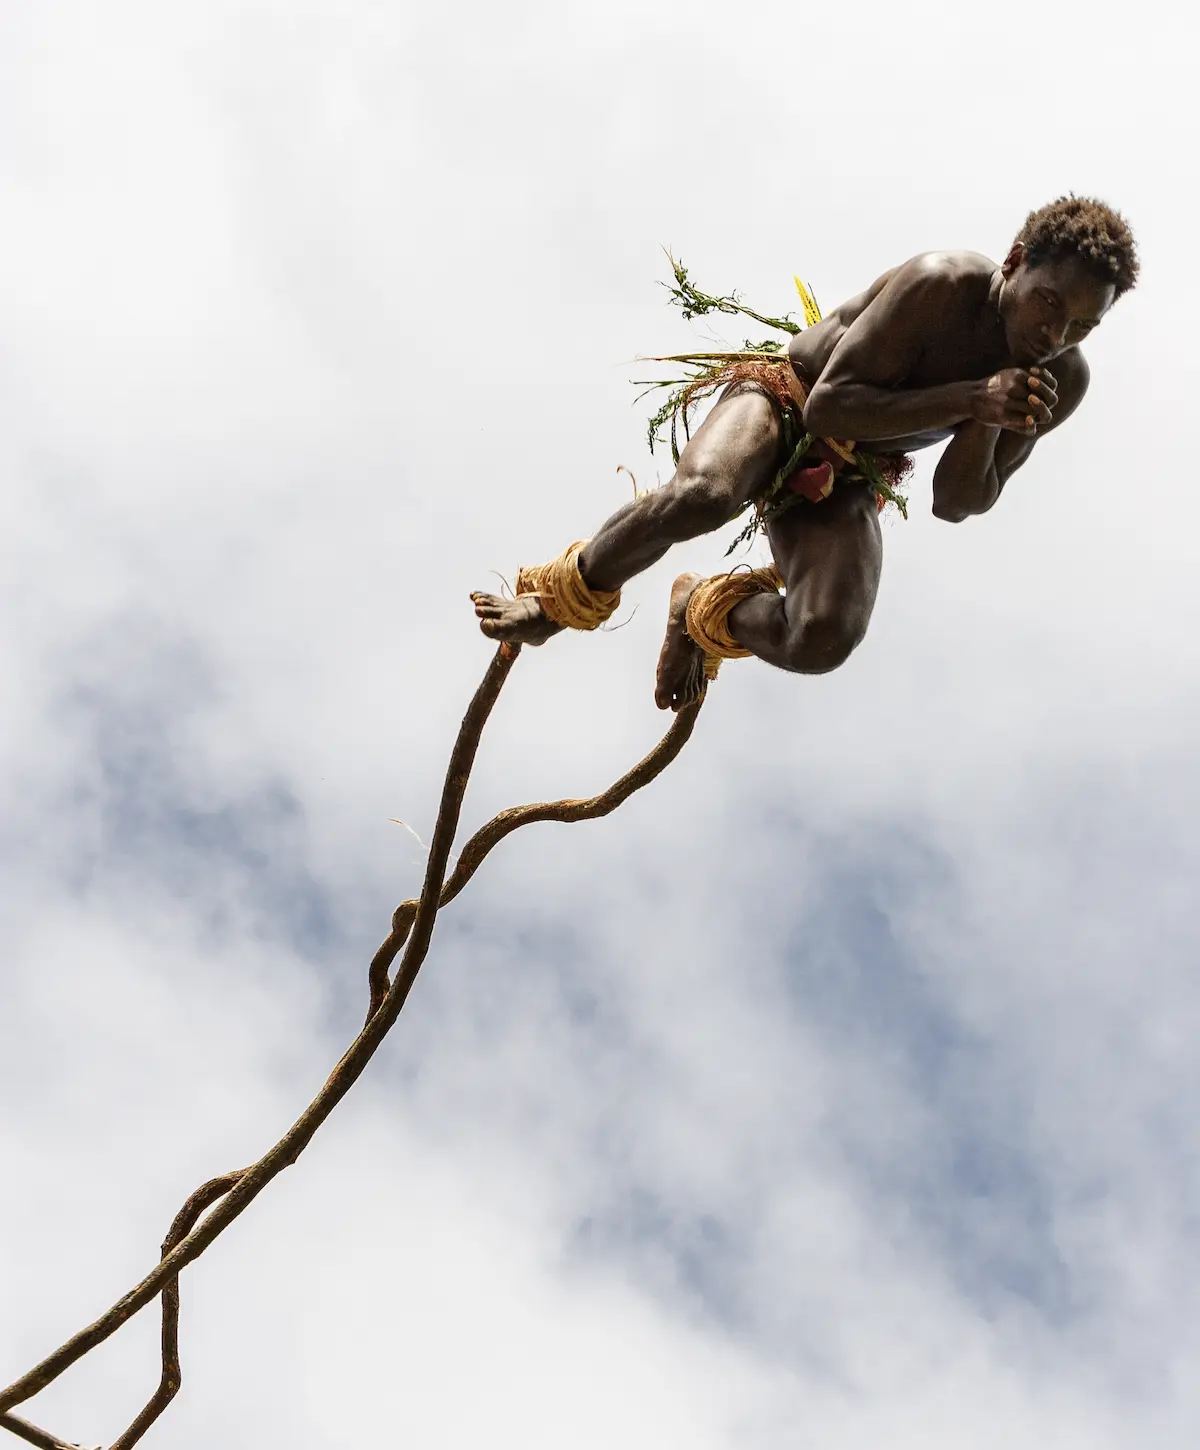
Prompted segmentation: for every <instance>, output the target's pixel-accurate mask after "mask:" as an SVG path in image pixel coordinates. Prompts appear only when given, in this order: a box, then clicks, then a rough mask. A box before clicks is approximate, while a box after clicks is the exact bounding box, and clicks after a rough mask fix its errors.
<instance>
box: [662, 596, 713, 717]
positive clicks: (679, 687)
mask: <svg viewBox="0 0 1200 1450" xmlns="http://www.w3.org/2000/svg"><path fill="white" fill-rule="evenodd" d="M700 579H701V576H700V575H699V574H681V575H680V576H679V578H678V579H676V581H675V583H674V584H672V585H671V608H670V612H669V613H668V615H667V635H666V638H665V639H664V640H663V647H662V650H661V652H660V653H659V656H658V680H657V683H656V685H655V689H654V703H655V704H656V705H657V706H658V708H659V709H660V710H675V711H679V710H682V709H683V708H684V706H685V705H694V704H695V703H696V701H697V700H699V698H700V697H701V695H703V694H704V651H703V650H702V649H701V648H700V646H699V645H698V644H697V643H696V642H695V640H693V639H692V638H691V636H690V635H689V634H688V632H687V607H688V600H689V599H690V598H691V597H692V591H693V590H694V589H695V587H696V585H697V584H699V583H700Z"/></svg>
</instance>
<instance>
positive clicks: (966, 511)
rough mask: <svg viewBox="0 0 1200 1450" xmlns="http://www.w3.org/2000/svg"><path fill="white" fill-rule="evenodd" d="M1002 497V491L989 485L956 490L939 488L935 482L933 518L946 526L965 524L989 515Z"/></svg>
mask: <svg viewBox="0 0 1200 1450" xmlns="http://www.w3.org/2000/svg"><path fill="white" fill-rule="evenodd" d="M999 497H1000V490H999V489H998V488H992V487H989V486H988V485H986V484H985V485H982V486H981V485H976V486H974V487H965V486H963V485H961V484H960V485H959V486H958V487H956V488H953V489H951V488H945V487H942V488H939V487H938V481H937V479H936V478H935V479H934V481H933V516H934V518H935V519H941V521H942V522H943V523H945V524H963V523H966V521H967V520H968V519H973V518H976V517H978V515H980V514H985V513H987V511H988V509H990V508H991V507H992V505H993V504H994V503H995V502H996V500H997V499H998V498H999Z"/></svg>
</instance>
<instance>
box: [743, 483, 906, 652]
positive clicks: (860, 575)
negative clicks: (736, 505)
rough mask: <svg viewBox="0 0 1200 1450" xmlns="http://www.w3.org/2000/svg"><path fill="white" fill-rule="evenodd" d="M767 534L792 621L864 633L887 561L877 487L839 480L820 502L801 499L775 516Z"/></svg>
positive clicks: (769, 524)
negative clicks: (877, 499)
mask: <svg viewBox="0 0 1200 1450" xmlns="http://www.w3.org/2000/svg"><path fill="white" fill-rule="evenodd" d="M767 536H768V538H769V539H770V542H771V552H772V554H773V555H774V557H775V565H776V567H777V568H778V570H779V572H780V574H782V575H783V580H784V584H785V585H786V587H787V615H788V619H789V622H791V621H793V620H794V621H795V622H796V623H797V624H799V623H800V622H801V621H802V620H813V619H819V620H823V621H827V622H829V623H830V624H835V623H836V624H838V625H840V626H841V627H842V628H843V629H844V630H845V631H846V632H847V633H848V634H849V635H851V636H853V637H854V638H855V639H856V640H857V639H861V638H862V636H863V635H864V634H866V632H867V625H868V624H869V623H870V620H871V612H872V610H873V609H874V608H875V596H876V594H877V593H878V591H879V575H880V570H881V567H882V563H883V538H882V534H881V532H880V528H879V511H878V508H877V505H876V500H875V493H874V490H872V489H870V488H869V487H868V486H867V485H865V484H860V483H857V482H854V483H842V482H839V483H837V484H835V486H834V491H833V493H832V494H831V495H830V497H829V498H827V499H824V500H823V501H822V502H821V503H815V504H810V503H799V504H797V505H796V506H795V507H794V508H790V509H788V510H787V511H786V512H785V513H783V514H781V515H780V516H779V517H778V518H777V519H774V520H771V521H770V522H769V523H768V526H767Z"/></svg>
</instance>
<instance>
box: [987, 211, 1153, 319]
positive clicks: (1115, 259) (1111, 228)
mask: <svg viewBox="0 0 1200 1450" xmlns="http://www.w3.org/2000/svg"><path fill="white" fill-rule="evenodd" d="M1016 240H1017V241H1018V242H1021V243H1023V244H1024V247H1025V256H1026V260H1027V261H1028V262H1029V264H1030V266H1034V267H1036V266H1037V264H1038V263H1039V262H1045V261H1048V260H1050V259H1051V258H1056V257H1067V256H1070V255H1071V254H1072V253H1073V254H1075V255H1076V256H1078V257H1080V258H1082V260H1083V261H1084V262H1086V263H1087V265H1088V266H1089V267H1090V268H1092V269H1093V270H1094V271H1095V272H1096V273H1097V274H1098V275H1099V276H1100V277H1102V278H1103V279H1104V280H1105V281H1106V282H1111V283H1112V284H1113V285H1114V286H1115V287H1116V289H1117V296H1118V297H1120V296H1121V294H1122V293H1123V292H1128V291H1129V289H1130V288H1131V287H1133V286H1134V285H1135V284H1136V282H1137V277H1138V265H1139V264H1138V254H1137V244H1136V243H1135V242H1134V240H1133V233H1132V232H1131V231H1130V230H1129V224H1128V223H1127V222H1126V220H1125V218H1124V217H1123V216H1122V215H1121V213H1120V212H1118V211H1114V210H1113V209H1112V207H1111V206H1107V205H1105V203H1104V202H1102V201H1097V200H1095V198H1093V197H1087V196H1074V195H1071V196H1060V197H1059V198H1058V200H1057V201H1052V202H1051V203H1050V204H1049V206H1043V207H1039V208H1038V210H1037V211H1031V212H1030V213H1029V215H1028V216H1027V217H1026V218H1025V225H1024V226H1023V227H1022V228H1021V230H1020V231H1019V232H1018V233H1017V237H1016Z"/></svg>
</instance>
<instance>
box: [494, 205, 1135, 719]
mask: <svg viewBox="0 0 1200 1450" xmlns="http://www.w3.org/2000/svg"><path fill="white" fill-rule="evenodd" d="M1137 273H1138V259H1137V251H1136V247H1135V244H1134V240H1133V236H1132V233H1131V232H1130V230H1129V227H1128V226H1127V225H1126V223H1125V221H1124V220H1123V218H1122V217H1121V216H1120V215H1119V214H1118V213H1116V212H1114V211H1113V210H1112V209H1111V208H1110V207H1108V206H1106V205H1105V204H1104V203H1102V202H1099V201H1095V200H1089V199H1085V198H1077V197H1064V198H1060V199H1059V200H1058V201H1055V202H1052V203H1051V204H1050V205H1049V206H1045V207H1042V208H1041V210H1039V211H1035V212H1032V213H1031V214H1030V216H1029V217H1028V218H1027V219H1026V222H1025V225H1024V226H1023V227H1022V229H1021V231H1020V233H1019V235H1018V237H1017V239H1016V241H1015V242H1014V243H1013V245H1012V247H1011V248H1010V250H1009V253H1008V256H1007V257H1006V258H1005V260H1004V262H1003V263H1002V264H1001V265H999V266H997V265H996V264H995V263H994V262H991V261H989V260H988V259H987V258H986V257H983V256H980V255H978V254H977V253H974V252H927V253H923V254H922V255H921V256H918V257H914V258H913V259H912V260H911V261H908V262H905V263H904V264H903V266H900V267H897V268H895V269H894V270H893V271H890V272H886V273H884V275H883V276H882V277H880V278H879V280H878V281H877V282H875V283H874V284H873V285H872V286H871V287H870V288H868V290H867V291H866V292H863V293H861V294H860V295H859V296H857V297H854V298H851V299H850V301H848V302H845V303H843V304H842V305H841V306H840V307H838V308H837V309H836V310H835V311H834V312H833V313H831V314H830V315H829V316H828V317H827V318H825V319H823V320H822V321H820V322H817V323H816V324H815V325H814V326H811V327H809V328H808V329H807V330H806V331H804V332H800V333H797V334H796V335H795V336H793V337H792V339H791V342H790V344H789V347H788V350H787V352H786V353H783V354H780V356H779V358H778V359H777V360H774V361H773V363H772V367H771V373H772V377H773V378H774V379H776V380H782V383H781V385H779V386H776V384H775V383H774V382H773V383H771V385H766V384H764V383H763V381H762V380H761V376H760V375H761V372H762V365H761V364H756V366H757V367H758V368H759V373H758V374H754V373H753V369H751V370H750V372H749V373H747V372H743V373H740V374H739V373H738V372H737V371H736V370H734V371H733V374H732V375H733V376H734V378H735V380H734V381H733V382H732V383H731V385H730V386H729V387H727V388H726V389H725V391H724V393H723V394H722V396H721V399H720V401H718V402H717V404H716V405H715V406H714V407H713V408H712V410H711V412H710V413H709V414H708V416H707V418H706V419H705V421H704V423H703V425H702V426H701V427H700V428H699V429H698V430H697V432H696V434H695V436H694V437H692V438H691V439H690V441H689V442H688V444H687V446H686V448H685V449H684V450H683V452H682V454H681V455H680V458H679V463H678V468H677V470H676V472H675V475H674V477H673V478H672V480H671V481H670V483H668V484H666V485H665V486H664V487H663V488H661V489H657V490H655V491H654V492H652V493H648V494H644V495H642V496H641V497H640V498H638V499H636V500H635V501H634V502H633V503H631V504H629V505H627V506H626V507H624V508H622V509H619V510H618V511H617V512H616V513H615V514H613V516H612V517H611V518H610V519H609V520H608V521H607V522H606V523H605V524H604V525H603V526H602V527H601V528H600V530H599V531H598V532H597V533H596V534H595V536H594V537H593V538H592V539H590V540H589V541H587V542H586V543H585V544H583V545H582V546H579V545H574V546H572V549H571V550H568V551H567V553H566V554H565V555H564V556H563V557H562V558H561V559H559V560H556V561H554V562H553V563H552V564H550V565H544V566H541V567H540V568H539V569H534V570H523V571H522V575H521V578H520V581H519V583H518V595H517V597H516V598H515V599H512V600H506V599H501V598H498V597H497V596H495V595H491V594H481V593H476V594H473V595H472V596H471V598H472V600H473V601H474V604H475V613H476V615H477V616H478V618H479V620H480V628H481V629H482V630H483V632H484V634H485V635H487V636H488V637H489V638H491V639H496V640H507V641H514V642H519V643H524V644H535V645H537V644H543V643H544V642H545V641H546V640H547V639H549V638H550V637H551V636H552V635H554V634H557V633H558V632H559V630H560V629H561V628H563V627H575V628H584V629H591V628H595V627H596V625H597V624H599V623H600V622H602V620H603V619H604V618H606V617H607V616H608V614H610V613H611V612H612V610H613V609H615V608H616V604H617V602H618V600H619V597H620V595H619V591H620V588H621V586H622V585H623V584H624V583H625V581H626V580H627V579H630V578H632V577H633V576H634V575H635V574H638V573H640V572H641V571H642V570H643V569H646V568H648V567H649V566H650V565H651V564H654V563H656V562H657V561H658V560H659V559H661V558H662V557H663V555H664V554H665V553H666V552H667V550H668V549H669V548H670V547H671V546H672V545H673V544H678V543H682V542H683V541H684V540H686V539H692V538H696V537H698V536H699V535H701V534H706V533H709V532H710V531H712V530H714V529H718V528H721V527H722V526H723V525H725V524H726V523H728V521H729V520H730V519H731V518H733V517H734V515H735V514H737V513H738V512H739V511H741V510H742V509H744V508H745V507H746V506H747V504H751V505H754V506H756V507H757V508H758V509H759V510H760V512H762V513H763V516H764V523H765V528H766V532H767V537H768V539H769V541H770V545H771V552H772V555H773V557H774V560H775V566H776V567H775V569H774V570H755V571H750V572H742V573H738V572H733V573H731V574H726V575H718V576H716V577H715V578H713V579H708V580H702V579H701V578H700V577H699V576H697V575H695V574H681V575H680V576H679V578H678V579H676V581H675V583H674V586H673V587H672V590H671V604H670V614H669V618H668V623H667V633H666V639H665V641H664V643H663V647H662V652H661V654H660V657H659V663H658V681H657V688H656V690H655V700H656V702H657V704H658V706H659V708H660V709H668V708H669V709H672V710H680V709H682V708H683V707H684V706H685V705H688V704H691V703H693V702H695V701H696V700H698V699H699V698H700V696H701V694H702V693H703V690H704V682H705V678H706V676H707V677H708V678H712V676H713V675H714V674H715V671H716V666H717V663H718V662H719V660H720V659H722V658H732V657H738V656H743V655H748V654H749V655H755V656H757V657H758V658H759V659H761V660H766V661H767V663H768V664H773V665H777V666H779V667H780V668H781V669H785V670H794V671H798V672H800V673H802V674H821V673H823V672H825V671H828V670H832V669H836V668H837V666H838V665H840V664H842V663H843V662H844V661H845V659H846V658H847V657H848V655H849V654H850V652H851V651H852V650H853V649H854V647H855V646H856V645H857V644H858V643H859V642H860V641H861V640H862V638H863V636H864V635H865V633H866V630H867V624H868V622H869V620H870V618H871V611H872V609H873V608H874V604H875V595H876V592H877V589H878V586H879V573H880V562H881V555H882V545H881V535H880V528H879V522H878V505H879V502H880V500H879V498H878V497H877V493H878V489H877V482H878V480H879V478H880V472H879V468H878V467H875V468H871V469H867V468H866V464H865V462H864V463H863V467H862V468H861V469H859V468H856V467H855V466H854V464H855V462H856V459H859V458H860V457H861V454H862V453H863V452H864V451H866V452H867V453H868V456H869V457H872V458H873V459H875V460H877V461H878V463H879V464H883V465H884V466H885V468H886V466H887V465H888V464H889V463H890V464H891V465H892V466H893V467H894V465H896V464H897V463H898V462H899V461H900V460H901V459H902V458H903V456H904V455H906V454H907V453H909V452H911V451H913V450H915V449H918V448H929V447H932V446H933V445H934V444H938V443H943V442H946V441H947V440H949V442H948V446H947V447H946V450H945V452H944V453H943V454H942V457H941V459H940V461H939V462H938V465H937V469H936V471H935V473H934V479H933V512H934V514H935V516H936V517H937V518H939V519H944V520H946V521H947V522H950V523H960V522H962V521H963V520H964V519H967V518H970V517H971V516H972V515H975V514H982V513H986V512H987V511H988V509H990V508H991V507H992V506H993V504H995V502H996V500H997V499H998V498H999V497H1000V494H1001V492H1002V491H1003V489H1004V487H1005V485H1006V484H1007V483H1008V481H1009V479H1010V478H1011V477H1012V475H1013V474H1014V473H1015V472H1016V470H1017V469H1018V468H1020V467H1021V465H1022V464H1023V463H1024V462H1025V460H1026V459H1027V458H1028V457H1029V455H1030V453H1031V452H1032V451H1033V448H1034V446H1035V444H1036V443H1037V441H1038V439H1039V438H1041V437H1043V436H1044V435H1045V434H1047V433H1049V432H1051V431H1052V430H1053V429H1055V428H1057V427H1059V426H1060V424H1062V423H1064V422H1065V421H1066V419H1067V418H1069V417H1070V416H1071V414H1072V413H1073V412H1074V411H1075V409H1076V408H1077V407H1078V406H1079V404H1080V402H1081V401H1082V399H1083V395H1084V393H1085V392H1086V391H1087V386H1088V367H1087V363H1086V362H1085V361H1084V357H1083V354H1082V352H1081V351H1080V344H1081V343H1082V342H1083V340H1084V339H1085V338H1086V337H1087V336H1088V334H1089V333H1090V332H1091V331H1092V329H1093V328H1095V327H1096V326H1098V325H1099V323H1100V322H1101V321H1102V320H1103V319H1104V317H1105V315H1106V314H1107V312H1108V310H1109V308H1110V307H1111V306H1112V305H1113V303H1114V301H1115V300H1116V299H1117V298H1118V297H1120V296H1121V295H1122V293H1124V292H1126V291H1128V290H1129V289H1130V288H1131V287H1133V286H1134V284H1135V282H1136V280H1137ZM757 356H760V357H761V356H762V355H761V354H759V355H757ZM1051 364H1052V365H1053V367H1052V368H1051ZM798 433H802V434H804V435H805V437H804V441H803V442H802V443H801V445H800V448H799V449H798V450H797V449H793V448H792V447H791V446H790V440H791V439H792V438H794V437H795V436H796V435H797V434H798ZM807 435H813V436H814V437H815V438H816V439H818V440H821V441H820V443H818V444H817V445H816V448H815V454H816V457H817V460H818V461H817V463H816V466H815V467H813V466H811V461H810V458H809V457H806V458H805V459H804V460H803V461H804V463H805V464H806V467H804V468H803V469H801V468H799V467H797V466H794V465H795V464H796V463H797V461H798V453H800V452H803V450H804V449H805V447H808V448H810V450H811V449H812V444H811V443H810V441H809V439H808V436H807ZM838 440H842V441H838ZM850 440H853V441H850ZM861 445H866V450H864V449H862V447H861ZM856 449H858V450H859V452H858V453H857V454H856V452H855V450H856ZM789 470H790V471H789ZM893 476H894V474H893ZM781 488H782V492H780V490H781ZM776 496H777V497H778V498H783V499H785V500H786V501H787V502H788V503H789V504H790V503H798V504H799V506H798V507H794V508H793V507H788V508H786V509H785V508H777V507H775V506H774V504H772V506H771V507H770V508H765V507H764V505H765V501H766V500H767V499H768V498H775V497H776ZM781 584H782V585H783V586H784V588H785V589H786V594H783V595H781V594H780V592H779V591H780V585H781Z"/></svg>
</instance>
